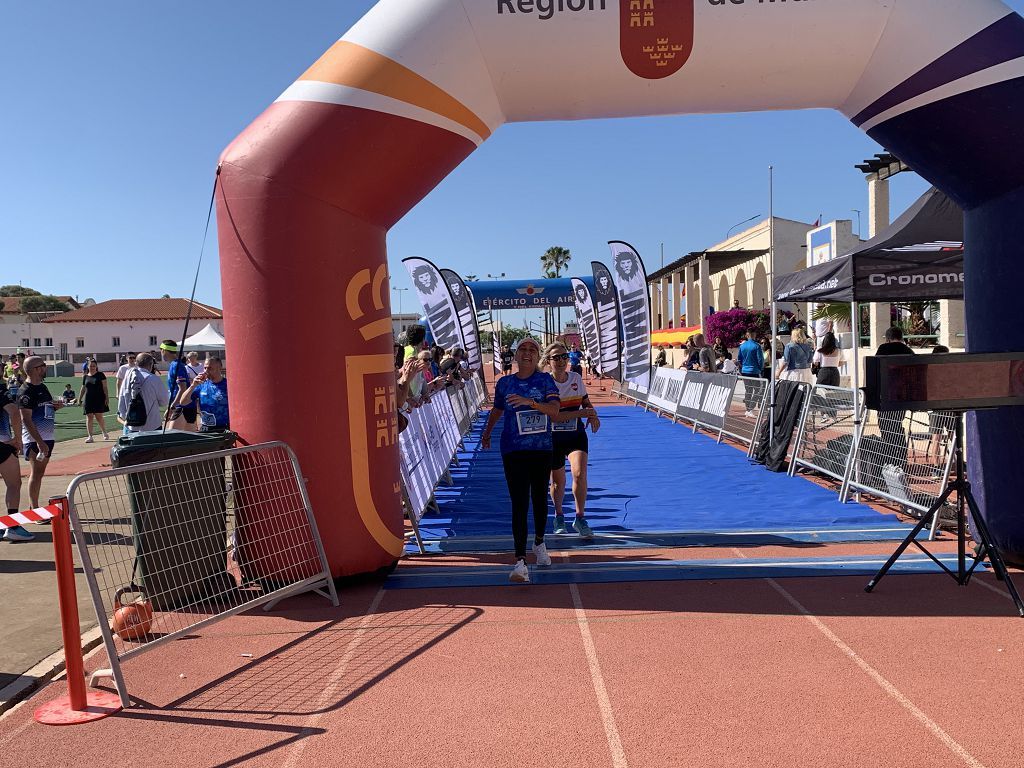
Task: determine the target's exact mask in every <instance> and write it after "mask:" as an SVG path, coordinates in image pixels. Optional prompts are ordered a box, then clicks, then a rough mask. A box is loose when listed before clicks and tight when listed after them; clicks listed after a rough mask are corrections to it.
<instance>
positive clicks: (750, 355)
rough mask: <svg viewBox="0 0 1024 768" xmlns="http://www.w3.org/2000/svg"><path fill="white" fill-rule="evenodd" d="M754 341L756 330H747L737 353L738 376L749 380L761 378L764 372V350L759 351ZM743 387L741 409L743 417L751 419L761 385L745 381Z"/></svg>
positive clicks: (756, 382) (759, 346) (758, 346)
mask: <svg viewBox="0 0 1024 768" xmlns="http://www.w3.org/2000/svg"><path fill="white" fill-rule="evenodd" d="M756 339H757V329H756V328H747V340H746V341H744V342H743V343H742V344H740V348H739V352H738V353H737V362H738V363H739V368H740V376H746V377H749V378H751V379H760V378H761V373H762V371H763V370H764V350H763V349H761V345H760V344H758V343H757V341H756ZM743 385H744V391H743V407H744V408H745V409H746V414H745V415H746V416H747V417H748V418H751V417H753V415H754V404H755V403H756V402H758V400H760V394H761V386H762V385H761V383H760V382H759V381H745V382H743Z"/></svg>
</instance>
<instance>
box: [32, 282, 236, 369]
mask: <svg viewBox="0 0 1024 768" xmlns="http://www.w3.org/2000/svg"><path fill="white" fill-rule="evenodd" d="M188 308H189V301H188V299H111V300H110V301H103V302H100V303H98V304H93V305H92V306H88V307H81V308H80V309H75V310H73V311H71V312H64V313H62V314H59V315H54V316H53V317H50V318H49V319H47V320H45V321H44V322H43V323H42V326H43V327H45V328H46V329H47V330H48V333H47V334H46V336H47V337H49V338H51V339H52V340H53V346H54V347H55V348H56V353H55V359H57V360H68V361H69V362H72V363H81V362H82V361H83V360H84V359H85V358H86V357H95V358H96V360H97V362H99V363H101V364H106V365H103V366H102V367H104V368H109V367H110V364H113V363H114V362H115V361H116V360H117V358H118V357H119V356H120V355H123V354H126V353H127V352H136V353H138V352H151V351H156V350H158V349H159V346H160V342H161V341H163V340H164V339H174V340H176V341H177V342H180V341H181V339H182V337H183V332H184V330H185V316H186V314H187V313H188ZM207 324H210V325H212V326H213V327H214V328H215V329H216V330H217V332H218V333H220V334H222V335H223V333H224V314H223V313H222V312H221V310H220V309H218V308H217V307H211V306H209V305H206V304H200V303H198V302H195V303H193V304H192V313H191V319H190V321H189V334H193V333H195V332H196V331H198V330H200V329H202V328H203V326H205V325H207Z"/></svg>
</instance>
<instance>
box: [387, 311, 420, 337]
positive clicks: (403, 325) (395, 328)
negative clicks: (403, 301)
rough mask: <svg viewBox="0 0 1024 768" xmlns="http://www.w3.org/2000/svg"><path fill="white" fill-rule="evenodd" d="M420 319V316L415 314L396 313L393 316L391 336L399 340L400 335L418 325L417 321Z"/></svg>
mask: <svg viewBox="0 0 1024 768" xmlns="http://www.w3.org/2000/svg"><path fill="white" fill-rule="evenodd" d="M419 319H420V315H418V314H417V313H415V312H404V313H401V314H398V313H395V314H393V315H391V335H392V336H393V337H394V338H395V339H397V338H398V334H400V333H405V331H407V330H408V329H409V326H411V325H416V321H417V320H419Z"/></svg>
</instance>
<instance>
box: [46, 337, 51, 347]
mask: <svg viewBox="0 0 1024 768" xmlns="http://www.w3.org/2000/svg"><path fill="white" fill-rule="evenodd" d="M44 346H47V347H52V346H53V339H51V338H47V339H46V344H44Z"/></svg>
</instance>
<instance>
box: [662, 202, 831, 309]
mask: <svg viewBox="0 0 1024 768" xmlns="http://www.w3.org/2000/svg"><path fill="white" fill-rule="evenodd" d="M774 222H775V223H774V229H775V273H776V274H778V275H787V274H790V273H792V272H796V271H797V270H799V269H803V268H804V267H805V266H807V256H806V248H807V233H808V232H810V231H811V230H812V229H814V225H812V224H805V223H803V222H801V221H793V220H791V219H783V218H779V217H778V216H776V217H775V219H774ZM770 243H771V227H770V221H769V220H768V219H765V220H764V221H761V222H758V223H757V224H755V225H754V226H752V227H750V228H748V229H745V230H743V231H742V232H738V233H737V234H735V235H733V236H732V237H730V238H728V239H726V240H723V241H722V242H720V243H716V244H715V245H713V246H711V247H710V248H708V249H707V250H704V251H696V252H694V253H690V254H687V255H686V256H683V257H682V258H681V259H677V260H676V261H674V262H672V263H671V264H667V265H666V266H665V267H663V268H662V269H659V270H658V271H657V272H654V273H652V274H651V275H650V276H649V277H648V287H649V289H650V292H651V316H652V324H653V327H654V328H656V329H658V328H668V327H670V325H669V324H670V323H671V327H672V328H681V327H690V326H696V325H703V322H704V318H705V317H707V316H708V315H709V314H711V312H712V310H713V311H715V312H719V311H722V310H726V309H731V308H732V307H733V305H734V303H735V302H739V306H741V307H745V308H747V309H767V308H768V305H769V304H771V292H770V289H769V286H770V285H771V264H770V257H769V245H770ZM780 306H783V308H790V307H791V306H792V305H780Z"/></svg>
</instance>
